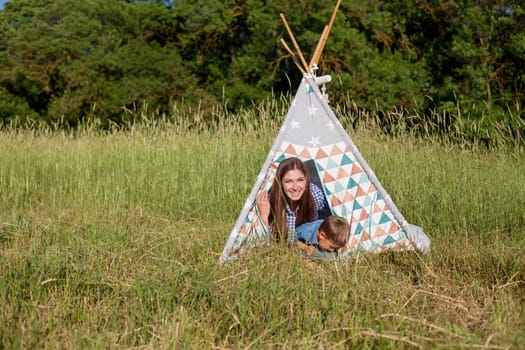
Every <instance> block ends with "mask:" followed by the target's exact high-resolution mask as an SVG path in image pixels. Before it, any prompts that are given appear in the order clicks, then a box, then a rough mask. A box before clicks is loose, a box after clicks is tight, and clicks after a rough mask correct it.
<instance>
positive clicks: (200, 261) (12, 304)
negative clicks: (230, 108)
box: [0, 105, 525, 350]
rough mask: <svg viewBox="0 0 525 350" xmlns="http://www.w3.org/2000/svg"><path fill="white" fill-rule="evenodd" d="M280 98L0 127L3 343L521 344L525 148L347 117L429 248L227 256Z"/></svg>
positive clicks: (267, 250) (524, 322)
mask: <svg viewBox="0 0 525 350" xmlns="http://www.w3.org/2000/svg"><path fill="white" fill-rule="evenodd" d="M276 108H278V106H276V105H274V106H261V108H260V110H259V111H257V113H258V114H259V118H261V119H259V120H258V119H257V118H255V116H254V113H255V112H252V113H249V114H246V115H243V114H240V115H226V114H221V120H224V124H223V125H217V126H216V129H215V130H210V128H206V127H204V125H203V131H201V132H196V131H194V130H191V131H188V128H187V125H185V124H180V125H179V124H174V123H161V122H159V121H158V120H153V121H151V124H149V125H148V124H146V125H134V126H133V127H132V128H129V129H127V130H124V131H121V130H118V129H113V130H111V131H110V132H104V131H100V130H97V126H96V125H95V126H91V125H83V126H82V127H80V128H77V129H75V130H74V133H72V134H70V133H68V132H64V131H60V132H53V131H52V130H51V128H50V127H45V126H44V127H41V128H39V129H37V128H34V129H32V130H21V129H10V128H7V129H5V130H3V131H0V154H1V155H2V164H1V166H0V203H2V205H0V305H1V307H0V324H1V327H0V348H2V349H34V348H36V349H56V348H59V349H130V348H131V349H139V348H140V349H498V350H499V349H501V350H503V349H520V348H523V344H525V300H524V295H525V254H524V253H525V237H524V235H523V227H524V225H525V212H524V211H523V208H524V206H525V187H524V186H523V183H524V182H525V157H523V151H520V150H517V149H516V150H515V149H513V150H509V149H507V148H485V147H476V146H473V145H472V144H471V143H459V144H458V143H453V144H452V143H451V144H449V145H444V144H442V143H440V142H435V141H433V140H431V139H427V140H423V139H421V138H420V137H414V136H413V135H410V134H407V133H405V134H400V135H398V137H392V136H385V135H382V134H380V133H378V131H377V129H376V128H373V129H372V130H370V129H368V130H367V129H366V128H364V127H360V128H359V129H358V130H357V131H353V130H350V129H348V130H349V131H351V134H352V136H353V137H354V140H355V142H356V144H357V145H358V147H359V148H360V150H361V152H362V154H363V156H364V157H365V158H366V159H367V161H368V162H369V164H370V166H371V167H372V168H373V169H374V171H375V173H376V174H377V176H378V177H379V179H380V180H381V181H382V183H383V185H384V186H385V188H386V189H387V191H388V192H389V194H390V195H391V196H392V199H393V200H394V201H395V203H396V205H397V206H398V207H399V209H400V211H401V212H402V213H403V215H404V216H405V217H406V219H407V220H409V222H411V223H414V224H417V225H420V226H421V227H423V229H424V230H425V232H426V233H427V235H428V236H429V237H430V239H431V241H432V246H431V248H432V251H431V252H430V253H429V254H428V255H422V256H420V255H417V254H404V253H396V254H382V255H366V256H364V255H363V256H361V257H360V258H358V259H355V260H348V261H344V262H340V263H338V264H335V263H334V262H331V261H327V262H325V263H320V264H309V263H308V261H306V260H304V259H301V258H300V257H299V256H297V255H294V254H291V253H290V251H288V250H287V249H285V248H283V247H279V246H278V245H270V246H266V247H264V248H261V249H260V250H256V251H252V252H248V253H247V254H244V255H243V256H242V257H241V258H240V259H238V260H235V261H231V262H229V263H227V264H225V265H219V263H218V259H219V255H220V253H221V251H222V249H223V247H224V244H225V243H226V241H227V238H228V235H229V233H230V230H231V229H232V227H233V225H234V223H235V220H236V218H237V216H238V215H239V212H240V210H241V208H242V205H243V203H244V201H245V200H246V197H247V196H248V194H249V192H250V190H251V187H252V186H253V184H254V182H255V179H256V177H257V174H258V172H259V170H260V168H261V166H262V163H263V162H264V159H265V157H266V155H267V152H268V149H269V147H270V145H271V142H272V141H273V138H274V136H275V134H276V132H277V131H278V129H279V127H280V123H279V121H277V120H275V119H274V117H273V116H274V115H279V114H280V112H281V111H280V110H278V109H276ZM184 117H185V118H186V119H187V120H190V122H191V124H192V125H194V126H195V128H196V127H199V124H198V123H199V120H201V117H200V116H199V115H197V114H194V115H185V116H184ZM340 119H341V120H343V121H348V120H351V119H353V118H352V116H341V118H340ZM240 121H244V122H245V123H239V122H240ZM201 122H202V121H201ZM241 124H243V125H244V126H242V127H241ZM113 127H114V126H113ZM195 128H194V129H195ZM347 128H348V127H347ZM459 146H461V147H459ZM444 155H447V156H444Z"/></svg>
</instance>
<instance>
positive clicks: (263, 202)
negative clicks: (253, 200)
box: [257, 191, 270, 229]
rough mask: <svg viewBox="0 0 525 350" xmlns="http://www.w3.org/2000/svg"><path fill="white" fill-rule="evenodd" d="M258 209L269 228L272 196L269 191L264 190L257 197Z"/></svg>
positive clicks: (265, 225)
mask: <svg viewBox="0 0 525 350" xmlns="http://www.w3.org/2000/svg"><path fill="white" fill-rule="evenodd" d="M257 209H258V210H259V216H260V218H261V221H262V223H263V224H264V227H266V229H269V228H270V227H269V225H268V219H269V217H270V196H269V195H268V192H266V191H263V192H261V194H259V196H258V197H257Z"/></svg>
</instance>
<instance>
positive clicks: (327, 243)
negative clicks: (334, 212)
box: [317, 216, 350, 251]
mask: <svg viewBox="0 0 525 350" xmlns="http://www.w3.org/2000/svg"><path fill="white" fill-rule="evenodd" d="M349 235H350V224H349V223H348V221H346V219H345V218H342V217H340V216H328V217H327V218H326V219H324V221H323V222H322V223H321V226H319V230H318V231H317V242H319V247H320V248H321V249H323V250H327V251H334V250H336V249H339V248H341V247H344V246H345V245H346V242H348V236H349Z"/></svg>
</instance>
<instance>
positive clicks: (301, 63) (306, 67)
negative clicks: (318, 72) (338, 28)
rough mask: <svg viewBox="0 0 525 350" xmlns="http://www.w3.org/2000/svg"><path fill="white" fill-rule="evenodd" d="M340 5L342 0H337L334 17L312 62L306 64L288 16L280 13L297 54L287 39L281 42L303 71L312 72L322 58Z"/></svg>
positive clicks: (317, 47) (324, 30)
mask: <svg viewBox="0 0 525 350" xmlns="http://www.w3.org/2000/svg"><path fill="white" fill-rule="evenodd" d="M339 5H341V0H338V1H337V4H336V5H335V8H334V11H333V13H332V17H331V18H330V22H329V23H328V25H326V26H325V27H324V29H323V33H322V34H321V38H320V39H319V42H318V43H317V46H316V48H315V51H314V54H313V55H312V58H311V59H310V64H306V60H305V59H304V56H303V53H302V52H301V49H300V48H299V45H298V44H297V41H296V40H295V36H294V35H293V33H292V30H291V29H290V26H289V25H288V22H287V21H286V17H285V16H284V14H283V13H281V14H280V16H281V20H282V21H283V23H284V26H285V28H286V31H287V32H288V35H289V36H290V39H291V40H292V44H293V46H294V48H295V51H296V52H297V55H296V54H295V53H294V52H293V51H292V49H290V47H289V46H288V44H286V41H285V40H284V39H283V38H281V39H280V41H281V44H282V45H283V46H284V48H285V49H286V51H288V53H289V54H290V57H291V58H292V60H293V62H294V63H295V65H296V66H297V68H299V70H300V71H301V73H303V74H306V73H307V72H311V71H312V68H314V66H315V65H316V64H318V63H319V60H320V59H321V54H322V52H323V49H324V46H325V44H326V40H327V39H328V34H330V30H332V26H333V24H334V21H335V16H336V14H337V11H338V10H339ZM297 56H299V59H298V58H297Z"/></svg>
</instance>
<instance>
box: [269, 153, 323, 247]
mask: <svg viewBox="0 0 525 350" xmlns="http://www.w3.org/2000/svg"><path fill="white" fill-rule="evenodd" d="M290 170H299V171H301V172H302V173H303V174H304V176H305V178H306V184H305V188H304V193H303V195H302V196H301V198H300V199H299V201H298V203H297V205H298V206H299V210H298V211H297V218H296V221H295V226H296V227H297V226H299V225H301V224H302V223H305V222H307V221H311V220H312V219H313V218H314V217H315V203H314V198H313V195H312V192H311V191H310V174H309V173H308V170H307V169H306V166H305V165H304V163H303V162H302V161H301V160H300V159H299V158H295V157H294V158H288V159H285V160H283V161H282V162H281V163H280V164H279V167H278V168H277V172H276V174H275V178H274V180H273V184H272V188H271V189H270V207H271V210H270V215H269V218H268V221H269V222H270V225H272V226H273V232H274V235H275V238H276V239H277V240H283V241H287V240H288V224H287V222H286V211H285V210H286V204H287V203H288V204H291V203H290V201H289V199H288V198H287V197H286V195H285V193H284V190H283V186H282V180H283V177H284V176H285V175H286V173H287V172H289V171H290Z"/></svg>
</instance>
